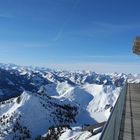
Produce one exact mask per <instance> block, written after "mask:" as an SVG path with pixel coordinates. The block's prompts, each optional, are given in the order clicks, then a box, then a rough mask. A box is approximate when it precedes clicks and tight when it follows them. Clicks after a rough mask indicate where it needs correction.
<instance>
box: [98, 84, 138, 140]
mask: <svg viewBox="0 0 140 140" xmlns="http://www.w3.org/2000/svg"><path fill="white" fill-rule="evenodd" d="M100 140H140V84H138V83H126V84H125V85H124V87H123V88H122V91H121V93H120V95H119V97H118V100H117V102H116V104H115V106H114V108H113V110H112V112H111V115H110V117H109V119H108V121H107V122H106V124H105V126H104V128H103V131H102V134H101V137H100Z"/></svg>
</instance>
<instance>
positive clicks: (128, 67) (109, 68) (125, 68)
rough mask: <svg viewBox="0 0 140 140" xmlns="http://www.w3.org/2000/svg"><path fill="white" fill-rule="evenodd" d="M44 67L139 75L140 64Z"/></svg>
mask: <svg viewBox="0 0 140 140" xmlns="http://www.w3.org/2000/svg"><path fill="white" fill-rule="evenodd" d="M44 66H47V67H49V68H54V69H61V70H91V71H95V72H99V73H110V72H118V73H140V71H139V70H140V63H76V64H45V65H44Z"/></svg>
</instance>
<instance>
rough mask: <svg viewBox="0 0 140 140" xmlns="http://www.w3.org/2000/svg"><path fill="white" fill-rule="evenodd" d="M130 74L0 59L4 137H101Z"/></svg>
mask: <svg viewBox="0 0 140 140" xmlns="http://www.w3.org/2000/svg"><path fill="white" fill-rule="evenodd" d="M130 77H131V78H132V75H129V79H131V78H130ZM127 78H128V75H126V74H117V73H112V74H97V73H95V72H89V71H88V72H87V71H78V72H68V71H56V70H51V69H46V68H39V67H34V68H33V67H22V66H17V65H13V64H0V126H1V127H0V139H1V140H11V139H15V140H19V139H38V140H39V139H48V140H55V139H56V140H57V139H59V140H87V139H89V140H90V139H98V138H99V136H100V131H99V133H96V135H94V136H93V134H92V133H91V132H89V131H83V127H85V126H87V125H94V124H97V123H101V122H104V121H107V119H108V117H109V115H110V113H111V109H112V108H113V106H114V105H115V102H116V100H117V97H118V96H119V93H120V90H121V89H122V86H123V85H124V83H125V81H126V79H127ZM132 79H133V78H132Z"/></svg>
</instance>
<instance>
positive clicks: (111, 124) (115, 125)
mask: <svg viewBox="0 0 140 140" xmlns="http://www.w3.org/2000/svg"><path fill="white" fill-rule="evenodd" d="M126 90H127V84H125V85H124V86H123V88H122V90H121V92H120V95H119V97H118V99H117V101H116V104H115V106H114V108H113V110H112V112H111V114H110V117H109V119H108V121H107V122H106V124H105V126H104V128H103V131H102V134H101V136H100V139H99V140H118V138H119V132H120V126H121V119H122V113H123V109H124V104H125V97H126V92H127V91H126Z"/></svg>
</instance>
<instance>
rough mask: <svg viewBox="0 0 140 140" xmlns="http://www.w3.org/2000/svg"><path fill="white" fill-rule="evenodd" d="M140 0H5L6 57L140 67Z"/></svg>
mask: <svg viewBox="0 0 140 140" xmlns="http://www.w3.org/2000/svg"><path fill="white" fill-rule="evenodd" d="M139 7H140V1H139V0H106V1H104V0H24V1H23V0H12V1H11V0H4V1H0V62H3V63H15V64H20V65H34V66H35V65H36V66H46V67H51V68H60V69H70V70H72V69H90V70H93V71H97V72H113V71H117V72H127V73H128V72H132V73H135V72H137V73H138V72H139V71H140V57H138V56H136V55H134V54H132V45H133V40H134V38H135V36H137V35H140V8H139Z"/></svg>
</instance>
